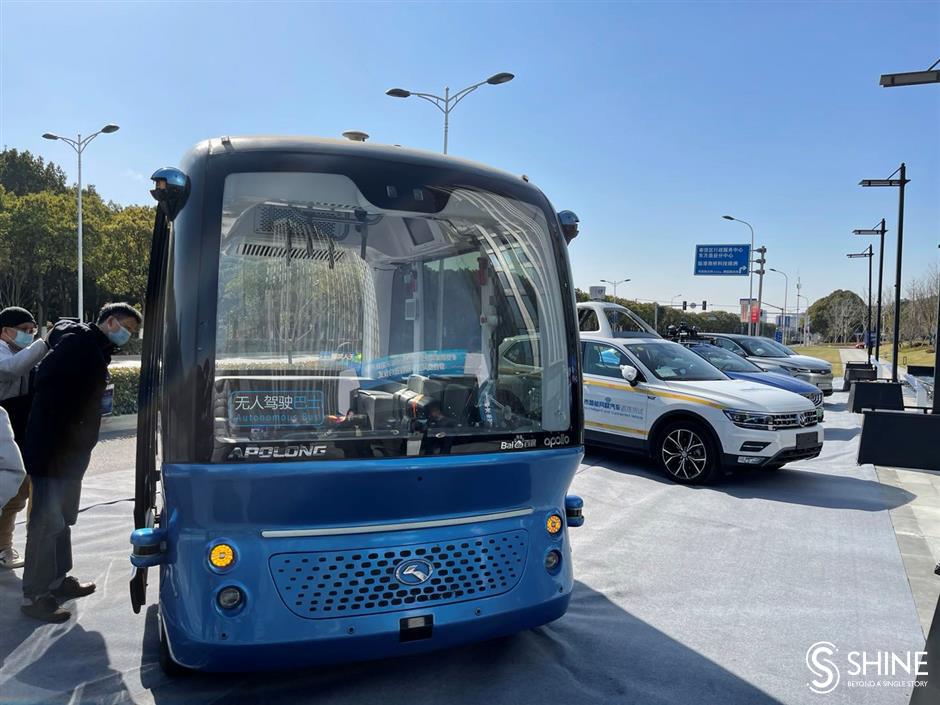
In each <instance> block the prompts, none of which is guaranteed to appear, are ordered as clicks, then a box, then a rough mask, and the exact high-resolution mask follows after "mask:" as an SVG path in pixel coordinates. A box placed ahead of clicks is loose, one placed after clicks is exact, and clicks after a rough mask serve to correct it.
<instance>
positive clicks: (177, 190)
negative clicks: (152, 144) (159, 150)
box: [150, 166, 189, 221]
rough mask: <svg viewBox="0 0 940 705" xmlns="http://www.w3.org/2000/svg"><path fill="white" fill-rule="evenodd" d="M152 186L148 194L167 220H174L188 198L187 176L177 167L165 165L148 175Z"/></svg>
mask: <svg viewBox="0 0 940 705" xmlns="http://www.w3.org/2000/svg"><path fill="white" fill-rule="evenodd" d="M150 180H151V181H153V188H152V189H150V195H151V196H153V197H154V199H156V201H157V203H158V204H159V207H160V209H161V210H162V211H163V212H164V213H166V217H167V218H168V219H169V220H171V221H172V220H174V219H175V218H176V216H177V215H179V212H180V211H181V210H183V206H185V205H186V200H187V199H188V198H189V177H188V176H187V175H186V174H184V173H183V172H182V171H180V170H179V169H176V168H175V167H171V166H165V167H163V168H162V169H157V170H156V171H155V172H153V176H151V177H150Z"/></svg>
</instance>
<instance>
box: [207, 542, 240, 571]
mask: <svg viewBox="0 0 940 705" xmlns="http://www.w3.org/2000/svg"><path fill="white" fill-rule="evenodd" d="M234 562H235V549H233V548H232V547H231V546H229V545H228V544H227V543H219V544H216V545H215V546H213V547H212V550H211V551H209V563H210V564H211V565H212V567H213V568H228V567H229V566H230V565H232V563H234Z"/></svg>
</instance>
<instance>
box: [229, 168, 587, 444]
mask: <svg viewBox="0 0 940 705" xmlns="http://www.w3.org/2000/svg"><path fill="white" fill-rule="evenodd" d="M402 171H404V172H405V174H406V175H407V167H402ZM401 192H403V193H401ZM386 194H387V196H388V201H383V205H384V206H385V207H380V206H379V205H375V204H374V203H372V202H370V200H369V199H367V198H366V197H365V196H364V195H363V193H362V192H361V191H360V189H359V188H358V187H357V183H356V182H354V181H353V180H352V179H351V178H350V177H348V176H346V175H343V174H326V173H301V172H293V173H281V172H277V173H237V174H230V175H229V176H228V177H227V178H226V180H225V189H224V194H223V209H222V238H221V257H220V263H219V285H218V311H217V326H216V384H215V428H216V433H215V437H216V443H217V447H218V445H219V444H231V443H236V442H242V441H246V440H251V441H265V440H269V441H285V440H298V441H308V440H309V441H328V440H331V439H332V440H342V439H349V438H355V439H363V438H366V439H373V440H375V441H377V442H378V443H377V445H374V446H373V447H372V448H371V450H370V451H368V452H369V453H372V454H375V455H394V454H400V453H401V452H402V451H401V450H400V445H401V443H400V442H401V441H403V440H405V439H409V440H410V439H414V438H416V437H417V438H419V439H420V438H429V437H430V438H433V439H438V440H437V441H435V442H436V446H435V445H434V444H433V443H425V444H424V445H423V446H422V447H421V449H420V451H413V450H412V449H411V444H409V450H408V453H409V454H413V453H414V452H420V453H427V452H449V451H450V445H449V441H447V440H446V439H447V438H450V437H454V436H481V435H492V434H500V433H517V432H536V431H561V430H568V428H569V426H570V423H571V418H570V417H571V386H570V384H569V379H570V375H569V372H568V364H569V350H568V341H567V337H568V336H567V335H566V320H565V315H564V311H565V306H566V305H567V302H565V301H564V300H563V296H562V286H561V283H560V281H559V274H558V268H557V266H556V259H555V254H554V250H553V244H552V234H551V233H550V231H549V228H548V225H547V221H546V214H545V212H543V210H542V208H541V207H539V206H537V205H533V204H530V203H526V202H522V201H519V200H515V199H511V198H509V197H506V196H503V195H499V194H497V193H491V192H487V191H484V190H481V189H479V188H470V187H467V188H461V187H458V186H452V185H448V186H434V185H427V184H418V185H414V184H406V185H402V184H397V185H388V186H387V187H385V188H384V189H383V191H382V197H383V198H384V196H385V195H386ZM369 198H372V199H373V200H380V199H378V198H376V197H375V195H374V194H372V193H371V192H370V196H369ZM392 201H394V207H391V202H392ZM501 356H502V358H503V359H501ZM383 439H384V440H389V441H395V440H397V441H399V444H398V445H396V444H395V443H389V444H386V445H385V446H383V445H382V443H381V441H382V440H383ZM441 439H444V440H441ZM418 445H421V444H420V443H419V444H418ZM430 446H434V448H432V449H431V450H429V447H430Z"/></svg>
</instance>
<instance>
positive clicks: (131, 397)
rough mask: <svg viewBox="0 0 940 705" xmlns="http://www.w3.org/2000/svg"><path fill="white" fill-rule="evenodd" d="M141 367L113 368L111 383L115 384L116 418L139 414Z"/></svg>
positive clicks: (114, 412)
mask: <svg viewBox="0 0 940 705" xmlns="http://www.w3.org/2000/svg"><path fill="white" fill-rule="evenodd" d="M139 381H140V367H138V366H136V365H135V366H133V367H112V368H111V382H112V383H113V384H114V411H113V414H114V416H120V415H121V414H136V413H137V383H138V382H139Z"/></svg>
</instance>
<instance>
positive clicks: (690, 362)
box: [626, 341, 728, 382]
mask: <svg viewBox="0 0 940 705" xmlns="http://www.w3.org/2000/svg"><path fill="white" fill-rule="evenodd" d="M626 348H627V350H628V351H629V352H631V353H632V354H633V355H634V356H635V357H636V358H637V359H638V360H639V361H640V362H641V363H642V364H643V366H644V367H646V369H648V370H649V371H650V372H652V373H653V374H654V375H655V376H656V377H658V378H659V379H661V380H665V381H671V382H705V381H713V380H719V379H728V378H727V377H725V375H724V374H722V373H721V372H720V371H719V370H717V369H716V368H715V367H714V365H712V364H711V363H710V362H708V361H707V360H704V359H703V358H701V357H699V356H698V355H696V354H695V353H694V352H692V351H691V350H688V349H687V348H686V347H684V346H682V345H679V343H645V342H640V341H637V342H629V343H626Z"/></svg>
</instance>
